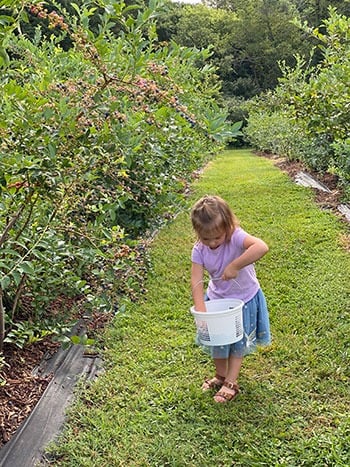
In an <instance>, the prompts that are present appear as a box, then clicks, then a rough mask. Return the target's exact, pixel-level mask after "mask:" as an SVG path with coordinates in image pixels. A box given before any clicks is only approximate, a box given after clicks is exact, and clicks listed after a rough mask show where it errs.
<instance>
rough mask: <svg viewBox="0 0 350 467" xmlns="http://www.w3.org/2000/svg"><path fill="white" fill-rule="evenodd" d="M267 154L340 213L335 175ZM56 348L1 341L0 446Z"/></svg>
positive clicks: (347, 243)
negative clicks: (313, 182) (303, 175)
mask: <svg viewBox="0 0 350 467" xmlns="http://www.w3.org/2000/svg"><path fill="white" fill-rule="evenodd" d="M264 157H266V156H265V155H264ZM271 158H273V160H274V163H275V165H276V166H277V167H279V168H280V169H281V170H282V171H284V172H286V173H288V174H289V176H290V177H291V178H293V179H294V177H295V175H296V174H297V173H298V172H300V171H301V170H303V171H305V172H307V173H308V174H310V175H312V177H313V178H314V179H317V180H318V181H320V182H321V183H322V184H324V185H326V186H327V187H328V188H329V189H330V190H331V191H330V192H329V193H327V192H324V191H320V190H316V189H315V190H314V191H315V200H316V202H317V203H318V204H319V206H320V208H321V209H331V210H333V211H334V213H335V214H336V215H338V216H341V214H340V213H339V211H338V210H337V206H338V205H339V204H340V200H341V192H340V191H339V190H338V188H337V178H336V177H335V176H333V175H330V174H326V175H323V176H321V175H319V174H317V173H312V172H310V171H308V170H305V168H304V167H303V165H302V164H301V163H299V162H288V161H286V160H284V159H281V158H278V157H273V156H271ZM344 222H346V219H345V220H344ZM343 242H344V248H345V249H346V250H347V251H349V252H350V236H349V235H347V236H344V239H343ZM58 348H59V344H58V343H52V342H50V340H49V339H46V340H44V341H42V342H38V343H36V344H33V345H31V346H30V347H27V348H25V349H19V348H17V347H16V346H14V345H8V344H7V345H5V348H4V352H3V355H4V358H5V362H6V363H5V365H4V366H3V367H2V368H1V369H0V384H1V381H3V383H2V385H1V386H0V448H1V446H2V445H4V444H5V443H7V442H8V441H9V440H10V438H11V437H12V436H13V435H14V433H15V432H16V430H17V429H18V427H19V426H20V424H21V423H22V422H23V421H24V420H25V419H26V418H27V417H28V416H29V414H30V413H31V411H32V410H33V408H34V407H35V405H36V403H37V402H38V401H39V399H40V398H41V396H42V394H43V392H44V391H45V389H46V387H47V385H48V384H49V382H50V380H51V378H52V375H49V376H40V375H35V374H33V370H34V369H35V368H36V367H37V366H38V365H39V363H40V362H41V361H42V359H43V358H46V357H48V356H49V355H50V354H51V355H52V354H53V353H54V352H56V351H57V350H58Z"/></svg>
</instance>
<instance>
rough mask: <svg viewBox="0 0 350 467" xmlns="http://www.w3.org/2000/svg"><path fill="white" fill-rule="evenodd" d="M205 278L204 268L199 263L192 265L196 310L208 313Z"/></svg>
mask: <svg viewBox="0 0 350 467" xmlns="http://www.w3.org/2000/svg"><path fill="white" fill-rule="evenodd" d="M203 276H204V269H203V266H202V265H200V264H197V263H192V270H191V286H192V297H193V303H194V309H195V310H196V311H207V310H206V308H205V304H204V287H203Z"/></svg>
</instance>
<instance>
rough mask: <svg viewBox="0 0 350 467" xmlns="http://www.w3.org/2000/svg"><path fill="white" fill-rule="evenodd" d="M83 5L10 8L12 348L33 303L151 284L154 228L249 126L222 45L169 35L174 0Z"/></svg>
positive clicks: (5, 147) (4, 313)
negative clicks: (222, 65)
mask: <svg viewBox="0 0 350 467" xmlns="http://www.w3.org/2000/svg"><path fill="white" fill-rule="evenodd" d="M80 3H82V4H81V6H78V5H77V4H74V3H72V4H71V7H72V8H74V9H75V12H76V14H75V15H69V14H67V12H66V11H65V10H64V9H59V8H58V7H57V8H56V9H54V10H52V9H48V8H47V7H46V5H45V3H43V2H35V1H34V2H33V1H32V2H27V1H24V0H23V1H21V2H17V1H14V0H6V1H3V2H2V4H1V6H2V7H3V8H4V9H3V10H2V13H3V14H2V15H1V17H0V66H1V75H0V93H1V99H0V190H1V204H0V211H1V217H0V345H1V347H2V345H3V342H4V340H6V336H9V332H12V334H11V336H12V337H11V339H12V341H13V339H14V337H13V336H14V330H15V329H16V322H17V321H18V320H19V319H23V316H22V315H23V310H22V308H23V304H24V303H26V304H27V305H28V304H29V305H30V306H29V308H30V316H27V317H26V318H27V321H28V322H35V323H40V322H43V321H44V317H45V316H46V313H47V310H48V308H49V307H50V303H52V301H53V300H55V299H56V298H59V297H62V296H64V297H80V300H82V302H83V303H84V305H85V306H86V307H87V308H88V309H92V310H97V309H98V310H106V311H113V309H115V307H116V306H117V304H118V302H119V301H120V298H121V297H123V296H128V297H131V298H133V297H134V296H135V294H136V293H137V290H142V284H140V282H139V277H140V276H142V275H143V272H144V268H145V255H146V254H145V244H146V243H147V238H148V236H149V233H150V232H151V231H152V230H154V229H155V228H156V227H157V226H158V225H159V223H160V222H162V221H163V220H164V219H167V218H169V217H171V216H173V215H174V214H175V213H176V212H177V210H178V209H179V207H180V206H181V203H182V202H183V198H184V192H185V189H186V186H187V184H188V182H189V181H190V180H191V177H192V176H193V173H194V172H195V170H196V169H198V168H200V167H201V166H202V165H203V163H205V161H207V160H209V159H210V158H211V157H213V155H215V153H216V152H217V151H218V150H219V149H220V148H221V147H222V145H223V144H225V142H226V141H230V140H231V139H232V138H234V136H235V135H236V134H237V133H238V130H239V124H231V123H230V122H228V121H227V113H226V111H225V109H221V108H220V107H219V106H218V104H217V103H216V100H217V96H218V92H219V87H220V86H219V84H218V82H217V77H216V75H215V70H214V69H213V68H212V67H211V66H209V65H207V64H205V60H206V59H208V57H209V55H210V52H209V51H208V50H201V51H199V50H196V49H191V48H186V47H180V46H178V45H177V44H176V43H174V42H170V43H160V42H159V41H158V39H157V35H156V22H157V18H158V17H159V15H161V14H162V11H164V8H165V7H166V4H164V3H163V2H162V1H161V0H160V1H158V0H154V1H153V0H151V1H150V2H149V3H148V6H146V7H144V8H141V7H140V6H136V5H129V6H126V5H125V4H124V3H123V2H120V1H116V0H98V1H96V2H90V1H86V2H80ZM33 18H34V19H36V22H37V24H38V26H37V27H36V29H35V33H34V34H33V36H32V37H29V36H28V35H26V34H25V33H24V32H23V31H24V30H25V28H24V27H23V25H25V24H27V23H29V22H30V21H32V20H33ZM38 20H39V21H38ZM41 24H42V25H45V27H46V28H48V30H52V31H53V32H54V33H52V34H51V35H50V36H48V35H47V34H46V35H43V28H42V27H41ZM67 39H68V43H69V44H70V46H69V47H63V46H62V44H63V41H65V43H67ZM198 64H201V65H200V67H199V66H198ZM59 319H62V317H60V318H59ZM37 326H38V324H36V327H37ZM17 328H18V326H17ZM43 334H45V332H43Z"/></svg>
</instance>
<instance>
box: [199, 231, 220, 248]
mask: <svg viewBox="0 0 350 467" xmlns="http://www.w3.org/2000/svg"><path fill="white" fill-rule="evenodd" d="M200 239H201V242H202V243H203V245H206V246H208V247H209V248H210V249H211V250H215V249H216V248H217V247H219V246H220V245H222V244H223V243H224V242H225V240H226V232H225V231H224V230H220V231H214V232H213V233H209V232H208V233H205V234H204V235H203V236H201V237H200Z"/></svg>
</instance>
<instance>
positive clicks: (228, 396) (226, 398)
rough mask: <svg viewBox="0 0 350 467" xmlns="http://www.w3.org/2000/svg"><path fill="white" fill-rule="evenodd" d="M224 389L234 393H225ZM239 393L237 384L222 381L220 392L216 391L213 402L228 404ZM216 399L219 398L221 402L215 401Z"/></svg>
mask: <svg viewBox="0 0 350 467" xmlns="http://www.w3.org/2000/svg"><path fill="white" fill-rule="evenodd" d="M225 387H226V388H228V389H232V390H233V391H234V392H227V391H225ZM239 393H240V389H239V386H238V384H237V383H231V381H224V383H223V385H222V387H221V389H220V391H218V392H217V393H216V394H215V396H214V400H215V402H218V403H221V404H222V403H225V402H230V401H232V400H233V399H235V398H236V397H237V396H238V394H239ZM217 397H221V398H222V399H223V400H221V401H219V400H217Z"/></svg>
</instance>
